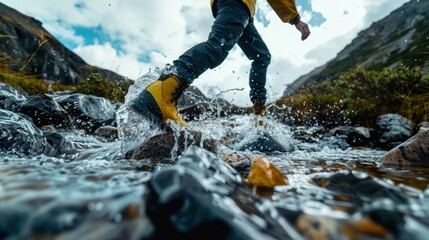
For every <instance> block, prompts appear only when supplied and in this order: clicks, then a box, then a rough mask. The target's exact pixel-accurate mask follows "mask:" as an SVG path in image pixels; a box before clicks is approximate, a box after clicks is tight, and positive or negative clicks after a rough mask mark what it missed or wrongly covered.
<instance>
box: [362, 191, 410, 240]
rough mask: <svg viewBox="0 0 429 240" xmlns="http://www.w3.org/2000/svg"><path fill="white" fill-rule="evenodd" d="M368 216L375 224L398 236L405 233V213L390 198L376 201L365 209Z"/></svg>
mask: <svg viewBox="0 0 429 240" xmlns="http://www.w3.org/2000/svg"><path fill="white" fill-rule="evenodd" d="M364 212H365V213H366V215H367V216H368V217H369V218H370V219H372V220H373V221H374V222H376V223H378V224H380V225H382V226H383V227H385V228H387V229H389V230H390V231H391V232H392V233H394V234H396V235H398V234H399V233H400V232H403V231H404V226H405V218H404V213H403V212H402V211H401V210H399V208H398V207H397V202H395V201H392V199H388V198H380V199H374V200H373V201H372V203H371V204H369V205H368V206H367V207H365V208H364Z"/></svg>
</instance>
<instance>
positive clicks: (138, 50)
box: [2, 0, 407, 105]
mask: <svg viewBox="0 0 429 240" xmlns="http://www.w3.org/2000/svg"><path fill="white" fill-rule="evenodd" d="M2 2H3V3H4V4H6V5H8V6H10V7H13V8H15V9H17V10H18V11H20V12H22V13H24V14H27V15H30V16H33V17H35V18H37V19H39V20H40V21H42V22H43V23H44V24H43V26H44V27H45V28H46V29H47V30H48V31H50V32H51V33H52V34H53V35H54V36H57V37H59V38H61V39H64V40H66V41H69V42H73V43H74V44H75V45H76V46H77V47H76V48H75V49H74V51H75V52H76V53H77V54H78V55H79V56H81V57H82V58H83V59H84V60H85V61H87V62H88V63H89V64H92V65H96V66H99V67H104V68H107V69H110V70H113V71H117V72H118V73H120V74H123V75H125V76H128V77H130V78H133V79H136V78H137V77H139V74H143V73H146V72H147V71H148V70H149V69H150V68H155V67H162V66H164V65H165V64H166V63H171V62H172V61H173V60H174V59H175V58H177V57H178V56H179V55H180V54H181V53H183V52H184V51H185V50H187V49H188V48H189V47H191V46H193V45H194V44H196V43H198V42H202V41H205V40H206V39H207V36H208V34H209V31H210V28H211V24H212V22H213V17H212V15H211V10H210V8H209V0H180V1H171V0H156V1H154V0H127V1H121V0H109V1H104V0H91V1H83V0H62V1H57V0H32V1H28V0H2ZM405 2H407V0H379V1H371V0H361V1H344V0H311V5H312V9H313V10H314V11H316V12H319V13H321V14H322V15H323V17H324V18H325V19H326V21H325V22H324V23H323V24H322V25H320V26H318V27H316V26H310V27H311V31H312V34H311V35H310V37H309V38H308V39H307V40H306V41H304V42H302V41H301V40H300V35H299V32H298V31H297V30H296V29H295V28H294V27H293V26H291V25H289V24H284V23H282V22H281V21H280V20H279V19H278V17H277V15H276V14H275V13H274V11H273V10H271V8H270V7H269V5H268V4H267V2H265V1H258V6H257V7H258V11H259V12H260V13H262V14H264V15H265V19H267V20H269V24H268V25H267V26H266V27H265V26H264V25H263V24H262V23H261V22H256V23H255V24H256V26H257V28H258V30H259V32H260V33H261V35H262V37H263V39H264V40H265V41H266V43H267V45H268V47H269V49H270V51H271V53H272V56H273V57H272V64H271V65H270V67H269V74H268V79H267V80H268V82H267V88H268V91H269V97H270V100H275V99H277V98H278V97H279V96H280V95H281V94H282V92H283V90H284V88H285V85H286V84H288V83H291V82H292V81H293V80H295V79H296V78H297V77H299V76H300V75H302V74H305V73H307V72H309V71H311V70H312V69H314V68H315V67H318V66H320V65H322V64H324V63H325V62H326V61H328V60H330V59H332V58H333V57H335V55H336V54H337V53H338V52H339V51H340V50H342V49H343V48H344V47H345V45H347V44H348V43H350V41H351V40H352V39H353V38H354V37H356V35H357V33H358V32H359V31H361V30H363V29H364V28H366V27H368V26H369V25H370V24H371V23H372V22H374V21H377V20H379V19H381V18H383V17H385V16H387V14H389V13H390V12H391V11H392V10H394V9H395V8H397V7H399V6H401V5H402V4H403V3H405ZM77 5H79V6H80V7H76V6H77ZM302 15H303V16H302V17H303V19H304V21H309V20H310V18H311V14H308V13H305V14H302ZM75 27H85V28H96V27H101V28H102V30H103V31H104V34H106V35H107V36H109V38H110V39H111V40H112V41H113V42H112V43H109V42H97V41H95V42H94V43H92V44H91V45H85V41H84V39H83V37H82V36H78V35H77V34H76V32H75V31H74V28H75ZM115 47H120V49H115ZM141 55H148V56H150V62H144V61H139V57H140V56H141ZM249 68H250V61H248V60H247V59H246V58H245V56H244V55H243V54H242V53H241V50H240V49H239V48H234V49H233V51H232V52H231V53H230V55H229V56H228V58H227V59H226V61H225V62H224V63H223V64H222V65H221V66H220V67H218V68H216V69H215V70H209V71H207V72H206V73H204V74H203V75H202V76H201V77H200V78H199V79H197V80H195V85H196V86H198V87H200V88H201V90H202V91H203V92H205V93H209V92H212V93H213V94H216V93H219V91H224V90H227V89H231V88H244V91H232V92H229V93H225V94H224V96H225V97H227V99H229V100H232V99H234V102H235V103H237V104H240V105H249V104H250V101H249V98H248V92H249V87H248V71H249Z"/></svg>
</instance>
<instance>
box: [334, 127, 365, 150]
mask: <svg viewBox="0 0 429 240" xmlns="http://www.w3.org/2000/svg"><path fill="white" fill-rule="evenodd" d="M331 134H332V135H333V136H344V137H343V139H345V140H346V142H347V143H348V144H349V145H350V146H366V145H367V144H368V142H369V137H370V133H369V130H365V129H363V128H359V130H358V129H356V128H355V127H351V126H339V127H336V128H334V129H332V130H331Z"/></svg>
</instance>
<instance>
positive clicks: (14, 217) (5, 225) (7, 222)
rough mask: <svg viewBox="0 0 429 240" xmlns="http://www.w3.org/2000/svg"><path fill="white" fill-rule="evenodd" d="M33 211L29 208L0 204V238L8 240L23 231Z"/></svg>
mask: <svg viewBox="0 0 429 240" xmlns="http://www.w3.org/2000/svg"><path fill="white" fill-rule="evenodd" d="M33 210H34V209H32V208H31V207H29V206H20V207H19V208H17V207H16V205H13V204H9V203H5V202H2V204H0V216H1V217H0V238H1V239H8V238H9V237H11V236H13V235H14V234H16V233H17V232H19V231H20V230H22V229H23V227H24V226H25V223H26V222H27V219H28V218H29V217H30V215H31V213H32V211H33Z"/></svg>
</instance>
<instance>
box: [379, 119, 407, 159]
mask: <svg viewBox="0 0 429 240" xmlns="http://www.w3.org/2000/svg"><path fill="white" fill-rule="evenodd" d="M376 125H377V128H378V130H379V131H380V132H381V136H380V143H381V147H382V148H384V149H388V150H390V149H392V148H393V147H395V146H397V145H399V144H401V143H402V142H404V141H405V140H407V139H408V138H409V137H411V136H412V135H413V126H412V125H413V124H412V122H411V121H410V120H408V119H407V118H405V117H403V116H401V115H399V114H396V113H389V114H385V115H381V116H379V117H378V118H377V120H376Z"/></svg>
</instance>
